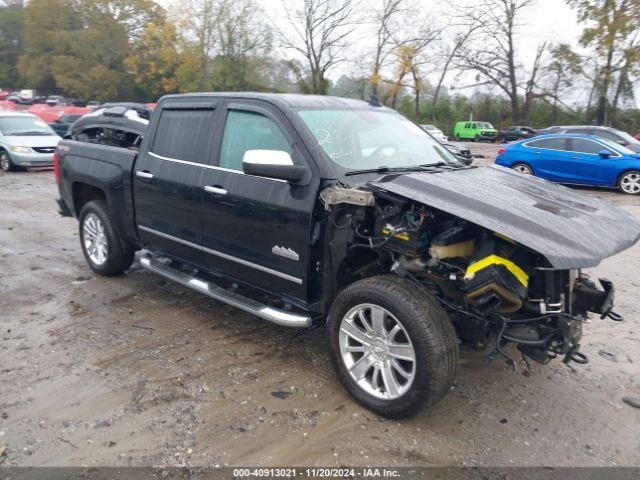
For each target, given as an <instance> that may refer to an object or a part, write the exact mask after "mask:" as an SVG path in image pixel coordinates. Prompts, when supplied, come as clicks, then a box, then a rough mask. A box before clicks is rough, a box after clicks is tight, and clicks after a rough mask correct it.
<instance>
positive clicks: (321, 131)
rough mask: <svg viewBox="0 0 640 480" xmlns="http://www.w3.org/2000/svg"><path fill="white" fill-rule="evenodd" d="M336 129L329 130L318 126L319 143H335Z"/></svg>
mask: <svg viewBox="0 0 640 480" xmlns="http://www.w3.org/2000/svg"><path fill="white" fill-rule="evenodd" d="M335 135H336V131H335V129H333V130H329V129H328V128H324V127H321V128H316V137H318V145H324V144H325V143H333V137H335Z"/></svg>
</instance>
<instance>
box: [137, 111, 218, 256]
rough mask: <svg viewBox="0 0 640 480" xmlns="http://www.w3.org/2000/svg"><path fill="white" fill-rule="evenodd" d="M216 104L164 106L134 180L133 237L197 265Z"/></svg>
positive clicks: (140, 156) (150, 126) (149, 246)
mask: <svg viewBox="0 0 640 480" xmlns="http://www.w3.org/2000/svg"><path fill="white" fill-rule="evenodd" d="M215 107H216V105H215V103H212V102H208V103H198V104H196V103H194V102H187V103H186V104H184V105H170V104H169V105H167V106H166V107H165V108H163V110H162V112H161V113H160V115H159V118H158V119H157V120H156V126H155V129H154V126H153V125H149V131H150V132H154V131H155V134H154V137H153V138H152V139H149V140H150V141H149V142H147V144H146V146H145V147H144V151H141V152H140V155H139V156H138V160H137V161H136V164H135V170H134V175H133V196H134V203H135V215H136V224H137V228H138V234H139V235H140V238H141V239H142V241H143V242H144V243H145V245H146V246H147V247H148V248H149V249H151V250H153V251H156V252H160V253H163V252H164V253H168V254H171V255H172V256H174V257H179V258H181V259H184V260H186V261H188V262H193V263H196V264H197V263H198V260H199V257H200V256H201V252H200V251H199V250H198V249H197V248H196V246H198V245H199V244H200V243H201V241H202V219H201V202H202V197H203V195H204V191H203V188H202V187H203V183H202V182H203V170H205V168H206V167H207V166H208V164H209V163H210V159H211V146H212V144H213V142H212V137H213V127H214V121H215V115H216V113H217V111H216V108H215Z"/></svg>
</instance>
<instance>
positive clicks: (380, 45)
mask: <svg viewBox="0 0 640 480" xmlns="http://www.w3.org/2000/svg"><path fill="white" fill-rule="evenodd" d="M404 1H405V0H382V2H381V3H382V8H380V9H379V10H378V11H376V13H375V23H374V25H375V34H376V48H375V52H374V57H373V69H372V72H371V94H372V95H376V96H377V95H378V90H379V87H380V81H381V69H382V66H383V64H384V61H385V60H386V59H387V57H388V56H389V54H390V53H391V52H392V50H393V47H394V41H393V33H392V32H393V25H392V21H393V19H394V18H395V17H396V16H397V15H398V14H399V13H401V12H402V11H403V10H402V6H403V3H404Z"/></svg>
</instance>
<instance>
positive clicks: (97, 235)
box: [82, 213, 109, 265]
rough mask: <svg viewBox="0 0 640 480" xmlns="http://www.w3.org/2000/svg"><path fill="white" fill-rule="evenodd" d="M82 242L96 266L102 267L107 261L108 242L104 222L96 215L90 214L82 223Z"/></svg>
mask: <svg viewBox="0 0 640 480" xmlns="http://www.w3.org/2000/svg"><path fill="white" fill-rule="evenodd" d="M82 241H83V242H84V248H85V250H86V252H87V255H89V258H90V259H91V261H92V262H93V263H94V264H96V265H102V264H103V263H104V262H106V261H107V255H108V253H109V250H108V247H109V245H108V242H107V235H106V234H105V232H104V225H103V223H102V220H100V218H99V217H98V216H97V215H96V214H95V213H89V214H88V215H87V216H86V217H84V222H83V223H82Z"/></svg>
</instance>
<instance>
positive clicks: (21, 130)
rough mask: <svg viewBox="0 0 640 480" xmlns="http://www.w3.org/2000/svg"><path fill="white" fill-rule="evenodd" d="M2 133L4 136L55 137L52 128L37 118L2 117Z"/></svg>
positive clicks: (0, 124)
mask: <svg viewBox="0 0 640 480" xmlns="http://www.w3.org/2000/svg"><path fill="white" fill-rule="evenodd" d="M0 131H1V132H2V134H3V135H55V132H54V131H53V130H52V129H51V127H49V125H47V124H46V123H45V122H43V121H42V120H40V119H39V118H37V117H2V118H0Z"/></svg>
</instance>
